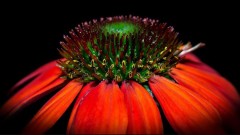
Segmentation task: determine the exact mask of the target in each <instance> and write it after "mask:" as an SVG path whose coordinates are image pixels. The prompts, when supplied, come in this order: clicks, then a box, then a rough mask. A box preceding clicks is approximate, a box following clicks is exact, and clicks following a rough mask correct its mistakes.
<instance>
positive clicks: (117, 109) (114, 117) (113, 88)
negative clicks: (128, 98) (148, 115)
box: [70, 81, 128, 134]
mask: <svg viewBox="0 0 240 135" xmlns="http://www.w3.org/2000/svg"><path fill="white" fill-rule="evenodd" d="M81 100H82V101H81V103H80V105H79V107H78V109H77V112H76V115H75V118H74V120H73V125H72V126H71V129H70V134H124V133H126V131H127V123H128V119H127V109H126V105H125V102H124V95H123V93H122V92H121V90H120V88H119V86H118V85H117V84H116V83H115V82H112V83H109V84H107V81H102V82H101V83H100V84H99V85H98V86H96V87H95V88H93V89H92V90H91V91H90V92H89V93H88V94H87V95H85V96H84V97H83V98H82V99H81Z"/></svg>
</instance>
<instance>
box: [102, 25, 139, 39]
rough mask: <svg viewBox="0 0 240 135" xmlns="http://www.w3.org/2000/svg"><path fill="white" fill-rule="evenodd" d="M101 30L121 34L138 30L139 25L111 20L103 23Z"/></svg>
mask: <svg viewBox="0 0 240 135" xmlns="http://www.w3.org/2000/svg"><path fill="white" fill-rule="evenodd" d="M102 31H103V33H104V34H106V33H109V34H119V35H120V36H122V35H123V34H126V35H128V34H130V33H134V32H138V31H139V26H138V25H136V24H133V23H132V22H112V23H108V24H106V25H104V26H103V27H102Z"/></svg>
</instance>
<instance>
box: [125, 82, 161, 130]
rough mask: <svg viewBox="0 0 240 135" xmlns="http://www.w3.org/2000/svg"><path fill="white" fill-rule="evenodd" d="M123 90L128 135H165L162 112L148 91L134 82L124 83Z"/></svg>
mask: <svg viewBox="0 0 240 135" xmlns="http://www.w3.org/2000/svg"><path fill="white" fill-rule="evenodd" d="M121 90H122V91H123V93H124V96H125V101H126V105H127V109H128V129H127V134H163V127H162V120H161V116H160V112H159V110H158V107H157V105H156V103H155V101H154V100H153V98H152V97H151V96H150V94H149V93H148V92H147V90H146V89H145V88H144V87H142V86H141V85H140V84H138V83H136V82H134V81H131V82H130V83H127V82H123V83H122V87H121Z"/></svg>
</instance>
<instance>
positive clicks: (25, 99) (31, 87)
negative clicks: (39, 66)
mask: <svg viewBox="0 0 240 135" xmlns="http://www.w3.org/2000/svg"><path fill="white" fill-rule="evenodd" d="M60 75H61V70H60V69H59V68H58V67H54V68H51V69H49V70H48V71H46V72H45V73H43V74H42V75H41V76H39V78H38V79H35V80H34V81H32V82H31V83H29V84H28V85H27V86H25V87H24V88H22V89H21V90H20V91H18V92H17V93H16V94H15V95H13V96H12V97H11V98H10V99H9V100H8V101H7V102H6V103H5V104H4V105H3V107H2V108H1V109H0V112H1V113H2V114H3V115H12V114H13V113H15V112H16V111H17V110H19V109H20V108H22V107H23V106H25V105H27V104H30V103H31V102H33V101H35V100H37V99H39V98H40V97H42V96H43V95H44V94H46V93H49V92H51V91H52V90H54V89H53V88H55V87H57V86H59V85H60V84H62V83H63V82H64V81H65V79H62V78H59V76H60Z"/></svg>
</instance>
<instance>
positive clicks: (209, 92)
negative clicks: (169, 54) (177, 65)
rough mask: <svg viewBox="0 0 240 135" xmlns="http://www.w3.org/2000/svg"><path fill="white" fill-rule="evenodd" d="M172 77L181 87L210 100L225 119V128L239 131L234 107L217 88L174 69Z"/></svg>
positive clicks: (203, 80)
mask: <svg viewBox="0 0 240 135" xmlns="http://www.w3.org/2000/svg"><path fill="white" fill-rule="evenodd" d="M171 76H172V77H173V78H174V80H176V81H177V82H178V83H179V84H180V85H182V86H184V87H187V88H188V89H189V90H191V91H194V92H195V93H197V94H199V95H201V96H202V97H203V98H204V99H206V100H208V102H209V103H211V104H212V105H213V106H214V107H215V108H216V109H217V110H218V112H219V114H220V115H221V118H223V123H224V124H225V127H230V128H234V129H235V130H238V129H239V125H240V119H239V116H238V114H237V113H236V110H235V108H234V106H233V105H232V104H231V102H230V101H229V100H227V99H226V98H225V97H224V95H222V93H220V91H219V90H218V88H217V87H214V85H212V84H211V83H209V82H208V81H206V80H205V79H203V78H201V77H198V76H195V75H194V74H190V73H188V72H186V71H184V70H178V69H172V70H171Z"/></svg>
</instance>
